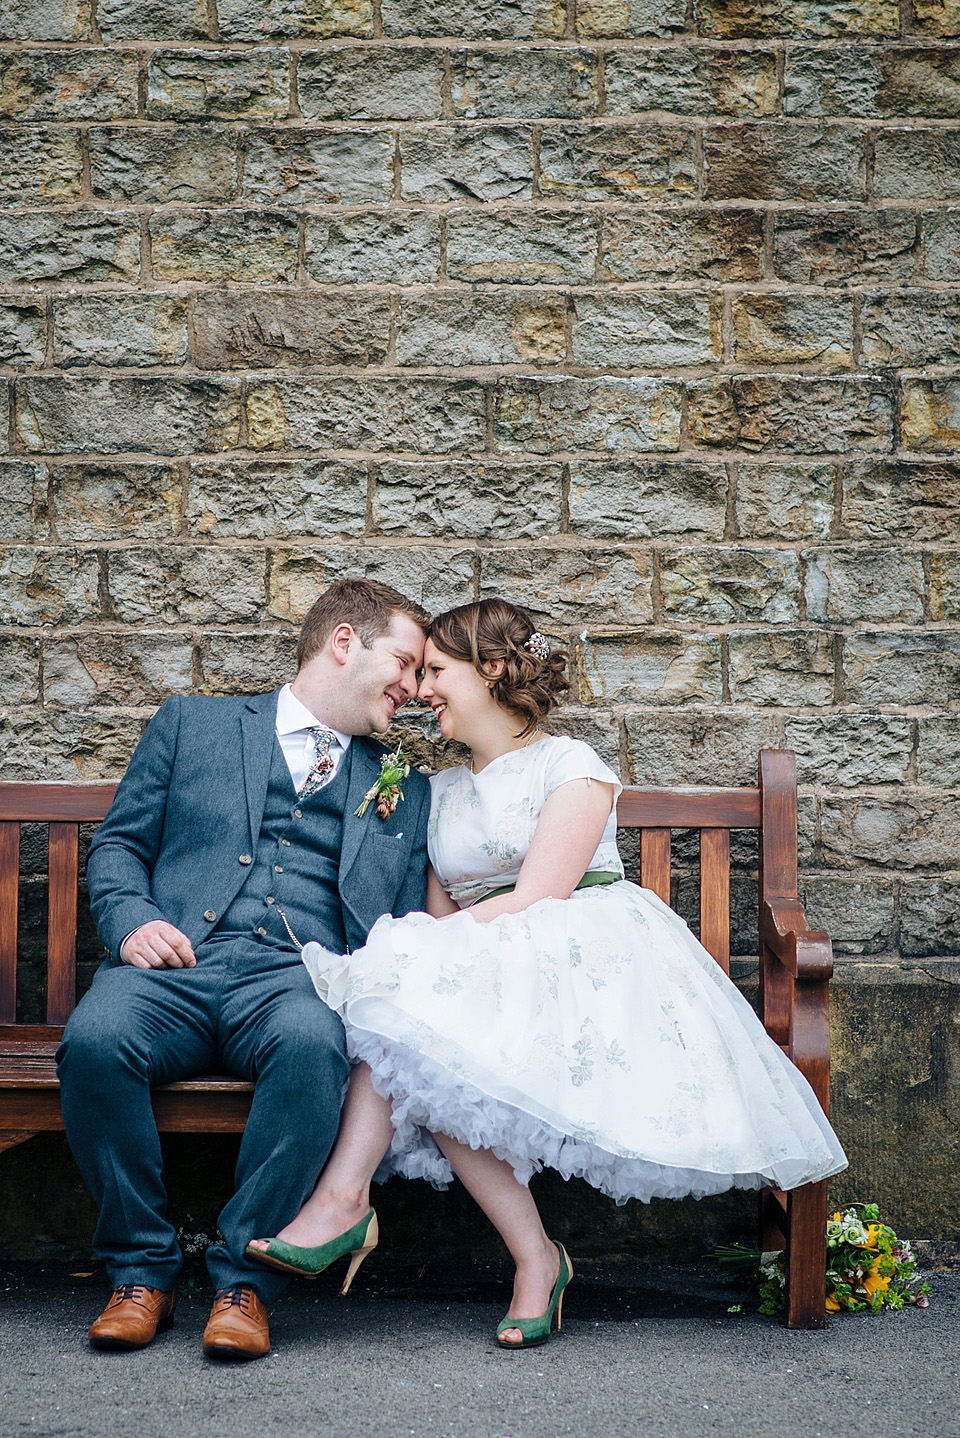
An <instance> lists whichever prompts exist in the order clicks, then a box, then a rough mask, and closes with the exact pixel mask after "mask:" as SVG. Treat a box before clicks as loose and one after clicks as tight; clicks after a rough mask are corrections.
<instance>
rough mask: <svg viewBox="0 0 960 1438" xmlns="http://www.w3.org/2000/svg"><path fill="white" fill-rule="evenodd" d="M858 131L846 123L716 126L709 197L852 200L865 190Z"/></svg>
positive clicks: (710, 136) (710, 140)
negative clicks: (798, 126) (799, 129)
mask: <svg viewBox="0 0 960 1438" xmlns="http://www.w3.org/2000/svg"><path fill="white" fill-rule="evenodd" d="M865 186H866V165H865V161H864V157H863V145H862V142H861V138H860V135H859V134H858V133H857V132H855V131H852V130H851V129H850V128H849V127H847V126H842V125H819V126H809V127H805V128H804V131H803V141H802V143H800V142H799V137H798V132H797V129H796V127H795V126H794V125H790V124H785V123H781V124H777V123H772V124H767V125H716V126H714V127H713V128H712V129H708V130H707V132H706V134H705V136H704V194H705V197H706V198H707V199H708V200H813V201H821V200H845V201H847V203H849V202H850V201H851V200H859V199H863V198H864V196H865V193H866V190H865Z"/></svg>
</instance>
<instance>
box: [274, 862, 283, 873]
mask: <svg viewBox="0 0 960 1438" xmlns="http://www.w3.org/2000/svg"><path fill="white" fill-rule="evenodd" d="M273 872H274V873H275V874H282V873H283V865H282V864H274V866H273Z"/></svg>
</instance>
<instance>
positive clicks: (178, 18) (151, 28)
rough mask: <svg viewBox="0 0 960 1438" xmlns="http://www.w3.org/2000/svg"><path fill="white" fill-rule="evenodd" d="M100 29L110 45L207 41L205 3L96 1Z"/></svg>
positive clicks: (193, 0) (196, 0) (194, 0)
mask: <svg viewBox="0 0 960 1438" xmlns="http://www.w3.org/2000/svg"><path fill="white" fill-rule="evenodd" d="M221 25H222V21H221ZM97 26H98V28H99V30H100V34H101V37H102V38H103V39H104V40H105V41H107V43H108V44H115V43H116V42H117V41H118V40H205V39H206V38H207V34H208V28H207V6H206V0H97Z"/></svg>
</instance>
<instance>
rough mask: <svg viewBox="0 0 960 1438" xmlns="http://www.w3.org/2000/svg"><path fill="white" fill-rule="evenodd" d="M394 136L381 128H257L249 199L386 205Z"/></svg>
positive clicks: (246, 190) (247, 179)
mask: <svg viewBox="0 0 960 1438" xmlns="http://www.w3.org/2000/svg"><path fill="white" fill-rule="evenodd" d="M392 193H393V136H392V135H391V134H389V133H387V132H386V131H377V130H330V131H327V130H308V131H301V130H272V131H267V130H253V131H251V133H250V134H249V135H248V136H247V141H246V152H245V157H244V166H243V197H244V199H245V200H247V201H248V202H252V203H253V204H259V205H272V204H282V205H313V204H320V205H368V204H374V205H378V204H379V205H384V204H386V202H387V201H388V200H389V198H390V196H391V194H392Z"/></svg>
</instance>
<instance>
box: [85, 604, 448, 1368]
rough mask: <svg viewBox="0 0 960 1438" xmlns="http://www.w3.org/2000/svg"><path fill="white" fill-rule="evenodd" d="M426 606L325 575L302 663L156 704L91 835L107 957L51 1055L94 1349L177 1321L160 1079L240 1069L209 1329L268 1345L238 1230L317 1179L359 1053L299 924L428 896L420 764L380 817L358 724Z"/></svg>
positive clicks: (403, 908) (259, 1351)
mask: <svg viewBox="0 0 960 1438" xmlns="http://www.w3.org/2000/svg"><path fill="white" fill-rule="evenodd" d="M427 622H428V617H427V615H426V613H425V612H424V611H423V610H422V609H421V608H420V607H419V606H418V605H416V604H414V603H412V602H411V601H410V600H408V599H405V598H404V596H403V595H401V594H398V593H397V591H396V590H393V589H389V588H388V587H387V586H386V585H383V584H376V583H372V582H369V581H367V580H363V579H353V580H341V581H339V582H337V583H335V584H332V585H331V586H330V588H329V589H327V591H326V592H325V593H324V594H323V595H322V596H321V598H320V599H318V600H317V602H316V603H315V604H314V606H313V608H312V609H311V610H310V613H309V614H308V615H307V617H306V619H305V621H304V624H303V628H302V630H301V633H300V641H299V646H298V650H297V675H296V678H295V679H294V681H293V683H292V684H286V685H284V686H283V688H282V689H280V690H278V691H276V692H274V693H273V694H265V695H257V696H255V697H253V698H237V699H228V698H174V699H169V700H168V701H167V702H166V703H165V704H164V705H163V706H162V708H161V709H160V710H159V711H158V712H157V714H156V715H155V717H154V718H153V720H152V721H151V723H150V725H149V727H148V728H147V731H146V733H145V734H144V736H143V739H142V740H141V741H140V744H139V745H138V747H137V750H136V752H135V754H134V756H133V758H132V759H131V761H130V766H129V768H128V770H127V772H126V775H125V776H124V778H123V780H122V782H121V783H120V786H119V788H118V789H117V796H116V799H115V800H114V803H113V806H112V807H111V809H110V812H109V813H108V815H107V817H106V819H105V820H104V822H103V824H102V826H101V828H100V829H99V831H98V833H97V835H96V837H95V839H94V841H93V844H92V846H91V849H90V858H89V862H88V870H87V873H88V880H89V887H90V903H91V908H92V911H93V916H94V919H95V921H96V924H97V929H98V932H99V934H100V937H101V939H102V940H103V943H104V945H105V946H106V948H108V949H109V950H110V957H109V958H107V959H106V960H105V962H104V963H103V965H102V966H101V968H100V969H99V970H98V972H97V975H96V977H95V979H94V982H93V986H92V988H91V990H90V992H89V993H88V994H87V995H86V996H85V998H84V999H83V1000H82V1001H81V1002H80V1004H79V1005H78V1006H77V1008H76V1009H75V1011H74V1013H73V1015H72V1017H71V1019H70V1021H69V1023H68V1024H67V1028H66V1032H65V1034H64V1037H63V1043H62V1044H61V1047H60V1050H59V1053H58V1055H57V1057H58V1073H59V1076H60V1084H61V1092H62V1101H63V1117H64V1125H65V1127H66V1131H67V1138H68V1140H69V1143H70V1147H71V1149H72V1150H73V1153H74V1156H75V1158H76V1160H77V1163H78V1165H79V1167H80V1171H81V1173H82V1174H83V1177H84V1180H85V1181H86V1183H87V1186H88V1187H89V1189H90V1191H91V1193H92V1194H93V1196H94V1198H95V1199H96V1201H97V1203H98V1204H99V1206H100V1220H99V1223H98V1225H97V1231H96V1235H95V1239H94V1243H95V1247H96V1249H97V1252H98V1253H100V1254H101V1255H102V1256H103V1257H104V1259H105V1260H106V1264H107V1271H108V1273H109V1275H110V1278H111V1281H112V1283H113V1285H114V1292H113V1295H112V1297H111V1299H110V1302H109V1303H108V1305H107V1307H106V1309H105V1310H104V1312H103V1313H102V1314H101V1315H100V1317H99V1318H98V1319H97V1320H96V1322H95V1323H94V1324H93V1326H92V1328H91V1329H90V1341H91V1343H93V1345H94V1346H95V1347H97V1348H142V1347H144V1346H145V1345H146V1344H148V1343H149V1342H150V1341H151V1339H152V1338H153V1336H154V1334H155V1333H156V1332H157V1330H158V1329H160V1328H165V1327H169V1326H170V1324H171V1323H172V1321H173V1310H174V1304H175V1294H174V1283H175V1281H176V1277H177V1273H178V1272H179V1269H180V1262H181V1255H180V1251H179V1249H178V1247H177V1242H176V1238H175V1235H174V1229H173V1227H172V1226H171V1224H170V1223H169V1222H168V1220H167V1218H166V1214H165V1208H166V1195H165V1192H164V1189H163V1184H162V1180H161V1157H160V1143H159V1139H158V1136H157V1128H156V1123H155V1121H154V1117H153V1111H152V1108H151V1103H150V1089H151V1087H152V1086H154V1085H157V1084H167V1083H172V1082H175V1081H176V1080H178V1079H183V1078H187V1077H189V1076H191V1075H196V1074H201V1073H208V1072H210V1071H216V1070H217V1069H226V1070H227V1071H228V1072H229V1073H233V1074H238V1075H240V1076H241V1077H243V1078H247V1079H252V1080H253V1082H254V1084H255V1090H254V1096H253V1103H252V1106H251V1110H250V1117H249V1120H248V1122H247V1126H246V1129H245V1131H244V1135H243V1140H242V1143H241V1145H240V1156H239V1160H238V1163H237V1169H236V1192H235V1193H234V1195H233V1197H232V1198H231V1199H230V1201H229V1202H228V1203H227V1205H226V1207H225V1208H224V1210H223V1212H222V1213H221V1215H220V1231H221V1234H222V1241H220V1242H218V1243H216V1244H215V1245H213V1247H211V1248H210V1249H209V1250H208V1252H207V1266H208V1268H209V1271H210V1276H211V1278H212V1279H213V1282H214V1285H215V1287H216V1290H217V1292H216V1297H215V1300H214V1304H213V1309H212V1311H211V1314H210V1319H209V1322H208V1323H207V1326H206V1329H205V1331H204V1336H203V1347H204V1352H205V1353H207V1354H208V1355H209V1356H210V1357H212V1358H234V1359H246V1358H259V1357H261V1356H262V1355H263V1354H265V1353H267V1352H268V1351H269V1349H270V1334H269V1330H268V1327H267V1313H266V1307H265V1304H267V1303H269V1302H270V1301H271V1300H272V1299H273V1298H275V1297H276V1296H277V1294H278V1293H279V1292H280V1291H281V1289H282V1288H283V1287H284V1279H283V1278H282V1277H281V1276H280V1275H278V1274H273V1273H271V1272H270V1271H269V1270H268V1269H266V1268H264V1267H262V1266H260V1265H257V1264H254V1263H250V1262H249V1261H248V1260H247V1259H246V1258H245V1257H244V1249H245V1247H246V1245H247V1243H248V1242H249V1241H250V1239H252V1238H255V1237H257V1236H262V1235H270V1234H272V1233H275V1232H276V1231H277V1229H278V1228H279V1227H281V1226H282V1225H283V1224H284V1223H286V1222H287V1221H288V1220H289V1219H290V1217H291V1215H292V1214H294V1213H296V1211H297V1210H298V1209H299V1207H300V1206H301V1204H302V1203H303V1201H304V1199H305V1198H306V1197H307V1195H308V1194H309V1193H310V1192H311V1190H312V1188H313V1185H314V1183H315V1181H316V1178H317V1175H318V1174H319V1172H320V1170H321V1168H322V1167H323V1164H324V1162H325V1160H326V1157H327V1154H328V1153H329V1151H330V1148H331V1146H332V1144H333V1140H334V1138H335V1137H336V1132H337V1126H338V1122H339V1115H340V1104H341V1099H342V1094H343V1088H344V1083H345V1081H346V1077H347V1072H348V1064H347V1060H346V1056H345V1051H344V1034H343V1026H342V1024H341V1022H340V1020H339V1018H337V1016H336V1015H335V1014H333V1013H332V1012H331V1010H329V1009H327V1008H326V1007H325V1006H324V1005H323V1004H322V1003H321V1002H320V1000H319V999H318V998H317V996H316V994H315V993H314V990H313V987H312V984H311V982H310V978H309V976H308V974H307V971H306V969H305V968H304V966H303V964H302V963H301V962H300V952H299V946H300V943H306V942H307V941H308V940H310V939H317V940H319V941H320V942H321V943H322V944H324V945H325V946H326V947H327V948H330V949H333V950H335V951H337V952H341V953H342V952H346V951H348V950H349V949H353V948H356V947H357V946H359V945H360V944H362V943H363V942H364V941H365V939H366V936H367V933H368V931H369V929H370V928H371V926H372V925H373V924H374V923H375V922H376V920H377V919H378V918H379V917H380V915H381V914H385V913H392V914H397V915H400V914H405V913H408V912H409V911H410V910H415V909H422V908H423V906H424V901H425V871H426V826H427V811H428V808H429V786H428V784H427V782H426V780H425V779H424V778H423V777H422V776H421V775H420V774H419V773H417V772H416V770H411V771H410V774H409V776H408V778H407V779H406V780H405V781H404V785H403V799H404V801H405V802H403V803H401V804H398V805H397V807H396V809H395V810H394V812H393V813H392V814H390V815H389V816H388V817H387V818H381V817H380V816H379V814H378V813H377V808H376V806H375V805H374V804H370V805H369V807H368V808H367V809H366V812H365V814H364V815H363V817H362V818H358V817H357V815H356V813H355V811H356V810H357V808H358V807H359V806H360V803H361V801H362V799H363V797H364V795H365V793H366V792H367V791H368V789H370V787H371V786H372V785H373V784H375V783H376V780H377V778H378V775H379V773H380V757H381V755H382V754H383V752H384V751H383V750H382V748H381V747H380V746H379V745H378V744H376V743H375V742H373V741H372V740H371V739H370V738H368V737H367V736H369V735H370V734H373V733H380V732H382V731H383V730H385V729H386V728H387V726H388V725H389V723H390V721H391V720H392V718H393V716H394V714H395V713H396V711H397V710H398V709H399V708H400V706H401V705H402V704H403V703H405V702H406V700H407V699H410V698H412V697H413V695H414V694H415V693H416V690H417V671H418V669H419V668H420V665H421V661H422V658H423V643H424V628H425V626H426V624H427ZM294 935H295V936H296V938H294V937H293V936H294Z"/></svg>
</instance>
